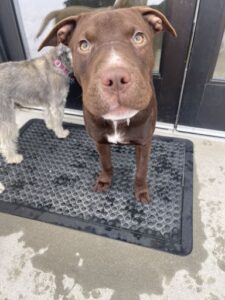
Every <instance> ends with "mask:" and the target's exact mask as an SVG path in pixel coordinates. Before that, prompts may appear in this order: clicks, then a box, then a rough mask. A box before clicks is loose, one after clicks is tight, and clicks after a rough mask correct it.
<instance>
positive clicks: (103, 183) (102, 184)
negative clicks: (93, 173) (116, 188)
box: [94, 175, 111, 192]
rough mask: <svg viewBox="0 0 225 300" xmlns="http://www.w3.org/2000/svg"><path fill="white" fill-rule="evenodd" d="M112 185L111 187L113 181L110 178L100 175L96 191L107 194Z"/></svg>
mask: <svg viewBox="0 0 225 300" xmlns="http://www.w3.org/2000/svg"><path fill="white" fill-rule="evenodd" d="M110 185H111V179H110V178H108V177H106V176H102V175H99V176H98V177H97V179H96V183H95V187H94V191H95V192H105V191H107V190H108V188H109V187H110Z"/></svg>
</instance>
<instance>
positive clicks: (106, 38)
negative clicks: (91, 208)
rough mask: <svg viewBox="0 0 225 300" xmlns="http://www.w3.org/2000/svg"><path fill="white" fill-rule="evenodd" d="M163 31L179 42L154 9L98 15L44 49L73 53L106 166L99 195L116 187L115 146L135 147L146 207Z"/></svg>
mask: <svg viewBox="0 0 225 300" xmlns="http://www.w3.org/2000/svg"><path fill="white" fill-rule="evenodd" d="M162 30H167V31H169V32H170V33H171V34H173V35H174V36H176V32H175V30H174V28H173V27H172V25H171V24H170V23H169V21H168V20H167V19H166V17H165V16H164V15H163V14H162V13H160V12H159V11H157V10H154V9H151V8H148V7H136V8H127V9H117V10H110V11H102V12H93V13H89V14H84V15H80V16H74V17H70V18H67V19H65V20H63V21H62V22H60V23H59V24H57V25H56V26H55V28H54V29H53V30H52V31H51V32H50V34H49V35H48V37H47V38H46V39H45V40H44V42H43V43H42V45H41V46H40V48H42V47H44V46H49V45H52V46H55V45H56V44H57V43H59V42H62V43H65V44H66V45H69V47H70V48H71V49H72V55H73V62H74V66H73V67H74V74H75V76H76V78H77V80H78V81H79V82H80V84H81V86H82V89H83V109H84V118H85V124H86V128H87V131H88V133H89V134H90V136H91V137H92V138H93V139H94V140H95V142H96V147H97V150H98V152H99V155H100V160H101V165H102V171H101V173H100V175H99V176H98V178H97V181H96V185H95V190H96V191H105V190H106V189H107V188H108V187H109V186H110V184H111V180H112V163H111V154H110V142H112V141H114V142H118V143H121V144H135V147H136V165H137V169H136V177H135V184H134V190H135V196H136V198H137V200H139V201H141V202H142V203H146V202H148V201H150V194H149V190H148V186H147V171H148V159H149V153H150V148H151V140H152V135H153V132H154V128H155V122H156V117H157V104H156V98H155V92H154V87H153V81H152V69H153V64H154V55H153V36H154V34H155V32H159V31H162ZM84 41H85V42H84ZM82 47H84V48H85V49H83V48H82ZM86 47H88V50H86ZM115 120H116V121H115ZM113 134H114V135H113Z"/></svg>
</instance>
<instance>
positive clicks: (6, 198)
mask: <svg viewBox="0 0 225 300" xmlns="http://www.w3.org/2000/svg"><path fill="white" fill-rule="evenodd" d="M64 127H66V128H68V129H69V130H70V136H69V137H68V138H67V139H65V140H60V139H57V138H56V137H55V135H54V133H53V132H52V131H50V130H48V129H47V128H46V127H45V124H44V122H43V121H42V120H31V121H29V122H28V123H27V124H26V125H25V126H24V127H23V128H22V129H21V131H20V138H19V152H20V153H22V154H23V155H24V160H23V162H22V163H21V164H19V165H7V164H6V163H5V162H4V161H3V159H2V157H0V182H1V183H2V184H3V186H4V187H5V190H4V191H3V192H2V193H0V211H2V212H7V213H10V214H13V215H18V216H22V217H27V218H31V219H35V220H39V221H44V222H48V223H53V224H57V225H62V226H67V227H72V228H74V229H78V230H82V231H86V232H90V233H94V234H98V235H102V236H106V237H109V238H112V239H117V240H122V241H126V242H130V243H134V244H138V245H142V246H146V247H152V248H155V249H159V250H163V251H167V252H170V253H173V254H179V255H187V254H188V253H190V252H191V250H192V186H193V158H192V157H193V147H192V143H191V142H190V141H188V140H183V139H176V138H168V137H161V136H155V137H154V139H153V146H152V155H151V160H150V162H149V169H150V170H149V179H148V181H149V186H150V190H151V194H152V202H151V203H149V204H144V205H143V204H141V203H138V202H137V201H136V200H135V198H134V195H133V182H134V175H135V155H134V146H128V145H127V146H124V145H123V146H118V145H115V146H112V159H113V168H114V174H113V182H112V186H111V188H110V189H109V190H108V191H107V192H104V193H96V192H94V191H93V186H94V183H95V178H96V176H97V174H98V172H99V170H100V164H99V159H98V154H97V152H96V150H95V145H94V142H93V141H92V140H91V139H90V138H89V137H88V135H87V133H86V131H85V129H84V127H83V126H80V125H72V124H64Z"/></svg>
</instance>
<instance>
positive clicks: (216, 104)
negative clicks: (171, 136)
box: [178, 0, 225, 131]
mask: <svg viewBox="0 0 225 300" xmlns="http://www.w3.org/2000/svg"><path fill="white" fill-rule="evenodd" d="M178 124H179V126H178V129H179V128H181V129H182V126H184V125H185V126H191V127H197V128H203V129H210V130H216V131H225V1H224V0H214V1H211V0H204V1H201V2H200V7H199V16H198V21H197V26H196V33H195V38H194V43H193V49H192V55H191V60H190V65H189V68H188V72H187V78H186V84H185V89H184V95H183V101H182V106H181V112H180V118H179V123H178Z"/></svg>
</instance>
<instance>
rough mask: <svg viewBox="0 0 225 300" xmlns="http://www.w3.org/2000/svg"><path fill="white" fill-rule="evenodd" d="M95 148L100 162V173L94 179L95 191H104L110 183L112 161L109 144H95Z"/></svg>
mask: <svg viewBox="0 0 225 300" xmlns="http://www.w3.org/2000/svg"><path fill="white" fill-rule="evenodd" d="M96 148H97V151H98V153H99V157H100V161H101V167H102V170H101V173H100V174H99V176H98V177H97V179H96V183H95V188H94V189H95V191H96V192H104V191H106V190H107V189H108V188H109V187H110V185H111V182H112V160H111V146H110V145H109V144H100V143H96Z"/></svg>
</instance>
